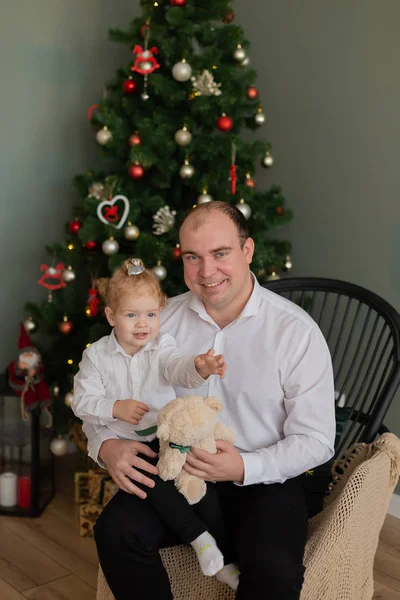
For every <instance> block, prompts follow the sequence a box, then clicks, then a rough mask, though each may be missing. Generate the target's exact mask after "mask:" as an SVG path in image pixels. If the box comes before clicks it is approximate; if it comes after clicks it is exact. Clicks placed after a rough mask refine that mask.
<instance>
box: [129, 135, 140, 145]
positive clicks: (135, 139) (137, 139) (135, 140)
mask: <svg viewBox="0 0 400 600" xmlns="http://www.w3.org/2000/svg"><path fill="white" fill-rule="evenodd" d="M141 143H142V140H141V139H140V137H139V135H138V134H137V133H133V134H132V135H131V137H130V138H129V145H130V146H140V144H141Z"/></svg>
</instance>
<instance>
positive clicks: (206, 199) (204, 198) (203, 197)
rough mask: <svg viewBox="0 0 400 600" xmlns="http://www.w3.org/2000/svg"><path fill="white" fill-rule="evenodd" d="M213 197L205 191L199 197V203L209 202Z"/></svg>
mask: <svg viewBox="0 0 400 600" xmlns="http://www.w3.org/2000/svg"><path fill="white" fill-rule="evenodd" d="M212 200H213V197H212V196H211V195H210V194H207V193H203V194H200V196H199V197H198V198H197V204H206V203H207V202H212Z"/></svg>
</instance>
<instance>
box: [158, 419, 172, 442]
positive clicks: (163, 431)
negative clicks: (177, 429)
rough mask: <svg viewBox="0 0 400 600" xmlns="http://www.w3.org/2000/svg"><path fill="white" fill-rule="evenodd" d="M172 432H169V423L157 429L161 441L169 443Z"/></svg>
mask: <svg viewBox="0 0 400 600" xmlns="http://www.w3.org/2000/svg"><path fill="white" fill-rule="evenodd" d="M170 433H171V432H170V430H169V424H168V423H165V422H164V423H163V424H162V425H159V426H158V427H157V437H158V438H159V439H160V440H165V441H168V440H169V436H170Z"/></svg>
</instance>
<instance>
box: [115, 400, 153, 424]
mask: <svg viewBox="0 0 400 600" xmlns="http://www.w3.org/2000/svg"><path fill="white" fill-rule="evenodd" d="M148 410H149V407H148V406H147V404H145V403H144V402H140V400H116V401H115V402H114V406H113V411H112V416H113V417H114V419H120V420H121V421H126V422H127V423H132V425H138V424H139V421H140V420H141V419H142V418H143V415H144V414H146V413H147V411H148Z"/></svg>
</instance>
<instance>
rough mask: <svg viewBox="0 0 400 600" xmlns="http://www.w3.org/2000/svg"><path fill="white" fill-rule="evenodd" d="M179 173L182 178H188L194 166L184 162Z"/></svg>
mask: <svg viewBox="0 0 400 600" xmlns="http://www.w3.org/2000/svg"><path fill="white" fill-rule="evenodd" d="M179 175H180V176H181V177H182V179H190V178H191V177H193V175H194V168H193V167H192V165H189V164H186V163H185V164H184V165H182V166H181V168H180V171H179Z"/></svg>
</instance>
